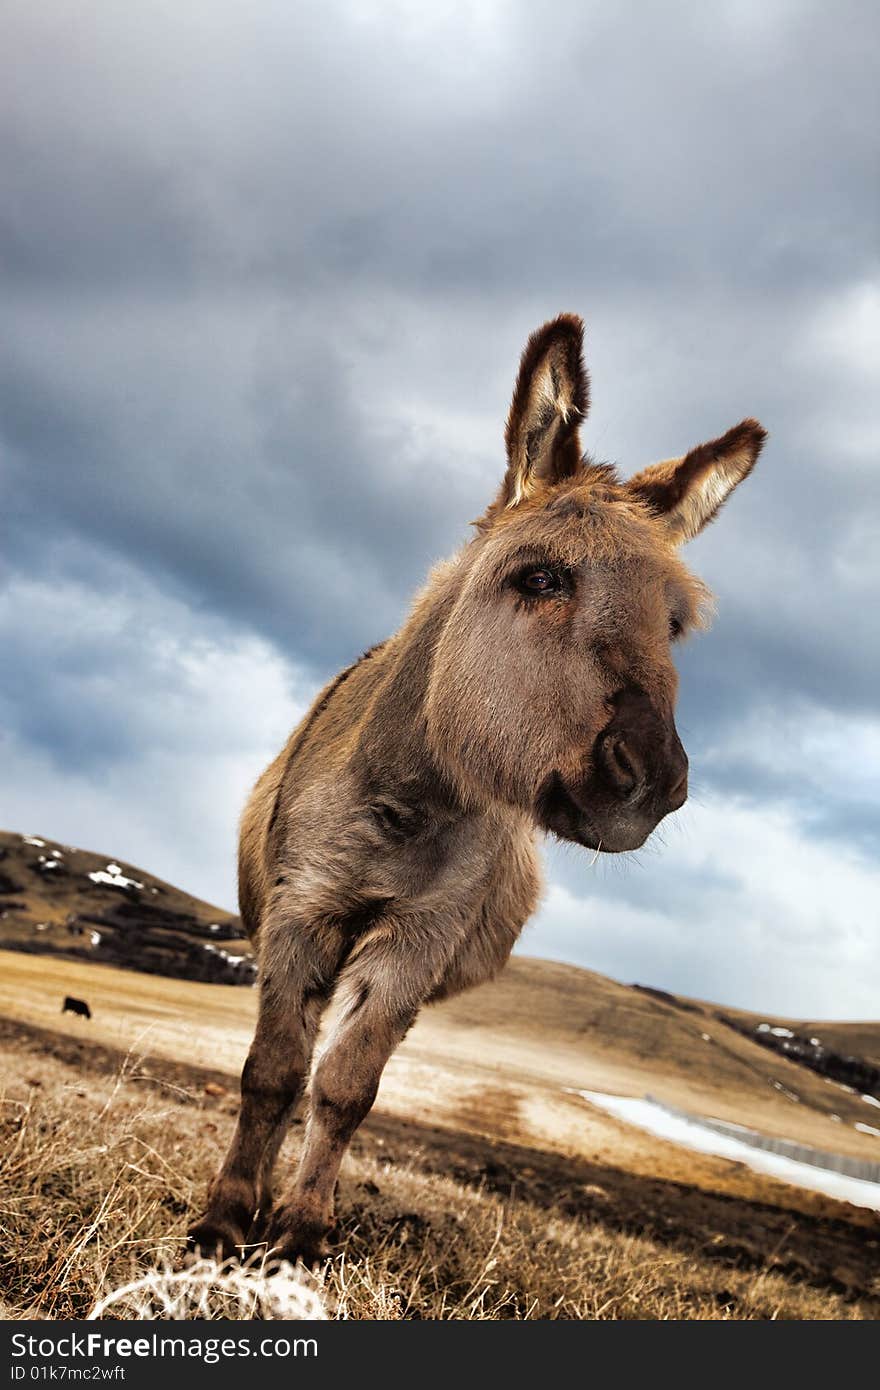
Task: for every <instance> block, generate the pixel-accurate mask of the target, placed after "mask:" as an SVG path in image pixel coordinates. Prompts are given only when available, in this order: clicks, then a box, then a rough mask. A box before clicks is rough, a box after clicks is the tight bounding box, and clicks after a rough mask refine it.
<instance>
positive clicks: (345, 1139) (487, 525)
mask: <svg viewBox="0 0 880 1390" xmlns="http://www.w3.org/2000/svg"><path fill="white" fill-rule="evenodd" d="M582 338H583V325H582V323H581V320H580V319H579V318H577V317H575V316H574V315H571V314H563V315H561V316H560V317H559V318H557V319H554V320H553V321H552V322H551V323H548V324H545V325H544V327H543V328H541V329H539V330H538V332H537V333H535V334H533V335H532V337H531V338H530V339H529V342H528V344H527V346H526V349H525V352H524V353H523V356H522V361H521V364H520V370H519V377H518V380H517V383H516V388H515V390H514V394H513V402H512V405H511V408H510V414H509V416H508V420H507V430H506V445H507V471H506V473H505V475H504V478H503V481H502V483H501V487H500V490H499V492H498V494H497V496H496V497H495V500H494V501H493V502H492V503H491V505H490V506H489V507H488V509H487V511H486V512H485V514H484V515H483V516H482V517H481V518H480V520H479V521H477V522H476V523H475V526H476V533H475V535H474V536H473V537H472V538H471V539H470V540H469V541H468V542H467V543H466V544H465V545H464V546H463V548H462V549H461V550H460V551H459V552H458V554H457V555H456V556H455V557H454V558H453V559H452V560H450V561H448V562H446V563H445V564H442V565H440V566H438V567H437V568H436V569H435V570H434V571H433V573H432V574H431V577H430V579H429V581H428V584H427V586H426V588H425V589H424V590H423V591H422V592H421V594H420V595H419V596H418V598H417V599H416V600H415V603H414V605H413V608H412V611H411V613H410V615H409V617H408V619H407V620H406V622H405V623H404V624H403V627H402V628H401V629H400V631H399V632H398V633H397V634H396V635H395V636H394V637H392V638H390V639H389V640H388V641H387V642H384V643H382V644H381V645H380V646H378V647H374V648H373V649H372V650H371V651H369V652H367V653H366V655H365V656H363V657H362V658H361V659H360V661H358V662H356V663H355V664H354V665H353V666H350V667H349V668H348V669H347V670H345V671H342V672H341V673H340V674H339V675H338V676H336V678H335V679H334V680H332V681H331V682H330V684H329V685H328V686H327V687H326V688H325V689H324V690H323V691H322V692H321V694H320V695H319V696H318V698H317V700H316V701H315V703H314V705H313V706H312V708H311V710H310V711H309V713H308V714H307V715H306V717H305V719H304V720H303V722H302V723H301V724H300V725H299V727H298V728H297V729H296V730H295V731H294V733H293V734H292V736H291V738H290V740H289V742H288V744H287V746H286V747H285V749H284V751H283V752H282V753H281V754H280V755H279V757H277V758H276V759H275V761H274V762H273V763H272V764H271V766H270V767H269V768H268V769H267V770H266V772H264V774H263V776H262V777H261V778H260V780H259V781H258V782H257V785H256V787H255V789H254V791H253V793H252V795H251V798H250V800H249V802H248V804H247V807H246V809H245V812H244V817H243V821H242V828H241V844H240V854H239V898H240V904H241V914H242V919H243V921H244V924H245V926H246V928H247V931H248V934H249V936H250V937H251V939H252V940H253V941H254V944H255V946H256V949H257V953H258V957H259V961H260V1001H259V1016H258V1022H257V1026H256V1034H255V1037H254V1040H253V1044H252V1046H251V1049H250V1053H249V1055H248V1059H247V1062H246V1063H245V1067H244V1072H243V1074H242V1079H241V1110H240V1115H239V1120H238V1125H237V1128H236V1130H235V1135H234V1137H233V1140H232V1145H231V1148H230V1150H229V1153H228V1156H227V1158H226V1160H225V1162H224V1164H223V1166H222V1168H221V1170H220V1173H219V1174H218V1176H217V1178H216V1179H215V1181H214V1182H213V1184H212V1185H211V1188H210V1191H209V1195H208V1202H207V1210H206V1211H205V1213H204V1215H202V1216H201V1217H200V1218H199V1219H198V1221H197V1222H196V1223H195V1224H194V1226H193V1227H192V1229H191V1230H190V1233H189V1240H190V1245H191V1247H193V1248H195V1249H198V1250H201V1251H203V1252H210V1253H214V1252H215V1251H216V1250H218V1249H219V1250H221V1251H222V1252H223V1253H224V1254H225V1255H229V1254H234V1253H235V1250H236V1247H238V1246H240V1245H241V1244H243V1243H245V1242H247V1241H248V1240H259V1239H265V1240H266V1241H267V1242H268V1244H269V1245H270V1247H272V1248H274V1250H275V1251H276V1252H277V1253H278V1254H280V1255H282V1256H285V1257H287V1258H293V1257H295V1256H297V1255H302V1256H303V1257H305V1258H306V1259H310V1260H311V1259H315V1258H318V1257H319V1256H320V1255H321V1253H322V1250H323V1238H324V1236H325V1234H326V1231H327V1229H328V1227H329V1225H330V1223H331V1221H332V1215H333V1194H334V1188H335V1184H336V1179H337V1174H338V1171H339V1166H340V1163H341V1160H342V1157H343V1155H344V1153H345V1151H346V1149H347V1147H348V1144H349V1142H350V1140H351V1138H352V1135H353V1134H354V1131H355V1130H356V1129H357V1126H358V1125H359V1124H360V1122H361V1121H362V1120H363V1118H364V1116H365V1115H366V1114H367V1112H368V1111H369V1109H370V1107H371V1105H372V1103H373V1100H374V1098H375V1095H376V1091H377V1088H378V1085H379V1079H380V1077H381V1075H382V1070H383V1068H384V1066H385V1063H386V1062H387V1060H388V1058H389V1056H390V1055H391V1053H392V1052H393V1051H394V1049H395V1048H396V1047H397V1045H398V1043H399V1042H400V1041H401V1039H402V1038H403V1036H404V1034H405V1033H406V1031H407V1029H408V1028H409V1027H410V1026H411V1024H412V1022H413V1020H414V1019H415V1017H416V1015H417V1013H418V1011H419V1009H420V1008H421V1006H422V1005H423V1004H425V1003H429V1002H431V1001H433V1000H437V999H442V998H444V997H446V996H448V995H452V994H456V993H457V992H458V991H460V990H463V989H466V988H468V987H470V986H472V985H477V984H479V983H480V982H481V981H484V980H488V979H490V978H491V977H492V976H493V975H495V974H496V973H497V971H498V970H500V969H501V967H502V966H503V964H504V963H505V961H506V960H507V958H508V955H509V954H510V951H511V948H512V946H513V944H514V942H515V941H516V939H517V937H518V935H519V933H520V931H521V929H522V926H523V924H524V922H525V921H526V919H527V918H528V917H529V915H530V914H531V912H532V911H533V910H534V908H535V905H536V903H537V901H538V894H539V882H540V881H539V870H538V864H537V859H536V849H535V840H536V832H539V831H550V832H552V833H553V834H555V835H557V836H559V837H560V838H561V839H563V840H569V841H573V842H574V843H576V844H579V845H583V846H585V847H586V848H588V849H592V850H594V851H596V852H598V851H599V850H602V851H604V852H605V853H608V854H613V853H618V852H620V851H623V850H632V849H636V848H638V846H639V845H641V844H642V843H643V842H644V841H645V839H646V838H647V836H648V835H649V834H650V833H651V831H652V830H653V829H654V828H655V826H656V825H657V823H658V822H659V821H660V820H661V819H662V818H663V816H665V815H667V814H668V813H669V812H670V811H675V810H677V809H678V808H679V807H680V806H681V805H682V803H683V802H684V800H685V798H686V796H687V772H688V764H687V758H686V757H685V753H684V749H683V748H682V745H681V743H680V741H679V737H678V733H677V732H676V728H675V722H674V717H673V711H674V705H675V698H676V693H677V676H676V672H675V667H674V665H673V662H672V653H671V650H670V647H671V644H672V643H674V642H676V641H678V639H679V638H681V637H683V636H684V635H685V633H686V632H687V631H688V630H689V629H691V628H694V627H696V626H698V625H699V624H700V622H701V619H702V617H703V616H704V614H705V609H706V607H707V600H708V597H709V596H708V592H707V590H706V589H705V588H704V586H703V585H702V584H701V583H700V582H699V580H697V579H696V578H695V577H694V576H693V575H692V574H691V573H690V571H689V570H688V569H687V568H686V567H685V565H684V564H683V563H682V561H681V560H680V558H679V555H678V547H679V546H680V545H681V544H682V543H683V542H684V541H687V540H690V539H691V537H693V536H695V535H696V534H697V532H699V531H701V530H702V528H703V527H704V526H705V525H706V523H707V522H708V521H710V520H711V519H712V518H713V517H714V516H715V514H716V512H717V511H718V509H719V507H720V506H721V504H722V503H723V502H724V500H725V498H726V497H727V496H728V494H729V493H730V492H731V491H732V489H733V488H734V487H736V485H737V484H738V483H740V482H742V480H743V479H744V478H745V477H746V476H747V475H748V474H749V472H750V471H751V469H752V467H753V465H754V463H755V460H756V459H757V457H758V454H759V453H760V450H761V446H762V445H763V442H764V438H765V432H764V430H763V429H762V428H761V426H760V425H759V424H758V423H757V422H756V421H755V420H744V421H743V422H742V423H741V424H739V425H737V426H735V428H733V429H732V430H730V431H728V433H727V434H725V435H723V436H722V437H721V438H720V439H716V440H715V441H713V442H712V443H710V444H701V445H698V446H697V448H695V449H692V450H691V451H690V452H689V453H687V454H684V455H683V456H682V457H681V458H675V459H669V460H667V461H666V462H664V463H658V464H654V465H653V466H652V467H648V468H645V469H644V470H643V471H642V472H640V473H637V474H636V476H635V477H633V478H630V479H629V481H627V482H624V481H622V480H621V478H620V477H619V476H618V474H617V473H616V471H615V470H614V469H613V468H612V467H610V466H608V465H607V464H599V463H594V462H592V461H591V460H590V459H589V458H586V457H584V456H582V453H581V447H580V442H579V438H578V427H579V425H580V423H581V420H582V419H583V418H584V416H585V415H586V413H587V404H588V399H589V387H588V378H587V373H586V370H585V368H584V366H583V362H582V358H581V351H582ZM331 995H333V996H334V1001H335V1003H336V1004H337V1005H338V1006H339V1008H338V1015H337V1021H336V1022H335V1024H334V1026H333V1029H332V1032H331V1034H330V1037H329V1041H328V1043H327V1046H326V1048H325V1049H324V1051H323V1053H322V1055H321V1057H320V1060H319V1061H318V1063H317V1065H316V1067H315V1070H314V1074H313V1077H312V1086H311V1106H310V1117H309V1122H308V1128H307V1132H306V1136H305V1142H304V1147H303V1151H302V1156H301V1159H300V1163H299V1170H298V1174H297V1176H296V1179H295V1181H294V1182H293V1184H292V1185H291V1186H290V1187H289V1189H288V1190H287V1191H286V1193H285V1195H284V1196H283V1197H282V1198H281V1200H280V1201H279V1202H278V1203H277V1204H276V1205H274V1206H273V1203H272V1197H271V1178H272V1170H273V1167H274V1164H275V1159H276V1156H277V1153H278V1149H279V1146H280V1144H281V1141H282V1138H283V1136H284V1132H285V1128H286V1125H287V1122H288V1120H289V1118H290V1116H291V1114H292V1112H293V1110H294V1107H295V1106H296V1104H297V1102H298V1100H299V1098H300V1096H301V1094H302V1092H303V1089H304V1086H305V1082H306V1077H307V1074H308V1072H309V1068H310V1064H311V1055H312V1048H313V1044H314V1041H315V1034H316V1031H317V1028H318V1023H319V1019H320V1017H321V1015H322V1013H323V1011H324V1009H325V1007H326V1005H327V1003H328V1000H329V999H330V996H331Z"/></svg>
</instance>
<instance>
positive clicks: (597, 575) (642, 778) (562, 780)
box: [427, 314, 765, 851]
mask: <svg viewBox="0 0 880 1390" xmlns="http://www.w3.org/2000/svg"><path fill="white" fill-rule="evenodd" d="M582 339H583V325H582V323H581V320H580V319H579V318H576V317H575V316H573V315H568V314H564V315H562V316H560V317H559V318H558V319H555V320H553V322H552V323H548V324H545V326H544V327H543V328H541V329H539V330H538V332H537V333H535V334H533V335H532V337H531V338H530V339H529V342H528V344H527V346H526V349H525V352H524V353H523V357H522V362H521V364H520V371H519V378H518V380H517V383H516V389H515V391H514V394H513V402H512V404H511V408H510V414H509V416H508V420H507V431H506V443H507V460H508V462H507V472H506V473H505V476H504V481H503V482H502V484H501V489H500V492H499V494H498V496H497V497H496V499H495V501H494V502H493V503H492V505H491V507H490V508H489V510H488V511H487V512H486V514H485V516H484V517H483V518H482V519H481V520H480V521H479V522H478V523H477V527H478V534H477V537H476V539H475V540H473V541H472V542H471V543H470V545H469V546H467V547H466V549H465V550H464V552H463V554H462V556H461V559H460V562H459V564H457V565H456V566H454V567H453V568H452V569H451V570H450V571H449V572H448V573H447V581H446V582H447V583H448V584H449V585H450V586H451V598H450V600H449V602H450V607H449V609H448V616H447V619H446V622H445V624H444V627H443V631H442V634H441V636H440V639H439V642H438V645H437V648H436V654H435V659H434V664H433V668H432V672H431V678H430V684H429V690H428V700H427V718H428V731H429V737H430V740H431V744H432V747H433V751H434V754H435V756H436V757H437V759H438V761H439V762H440V763H441V765H442V766H443V767H444V768H445V770H446V771H447V773H448V774H449V775H450V776H451V777H452V778H453V780H454V781H455V783H456V785H457V786H458V787H459V790H460V792H461V793H462V794H463V795H464V796H466V797H467V798H468V799H469V800H470V801H471V802H473V803H475V804H480V803H483V804H485V803H486V801H487V800H501V801H503V802H506V803H507V804H509V805H511V804H512V805H515V806H518V807H520V808H521V809H523V810H525V811H527V812H529V813H530V814H532V815H533V816H534V818H535V819H536V821H537V822H538V823H539V824H540V825H541V826H543V827H544V828H545V829H547V830H551V831H553V832H555V834H557V835H559V836H561V837H562V838H564V839H566V840H574V841H576V842H577V843H579V844H582V845H586V846H588V847H589V848H592V849H597V848H599V847H601V848H602V849H603V850H608V851H619V850H628V849H636V848H638V846H639V845H641V844H642V843H643V842H644V841H645V839H646V838H647V836H648V835H649V834H650V833H651V831H652V830H653V829H654V828H655V826H656V825H657V823H658V822H659V821H660V820H661V819H662V818H663V816H665V815H667V814H668V813H669V812H670V811H675V810H677V809H678V808H679V807H680V806H681V805H682V804H683V802H684V801H685V798H686V796H687V770H688V763H687V757H686V756H685V751H684V749H683V747H682V745H681V741H680V739H679V737H678V733H677V731H676V728H675V719H674V709H675V698H676V692H677V684H678V680H677V675H676V671H675V667H674V666H673V662H672V654H671V646H672V644H673V643H674V642H676V641H678V640H679V639H680V638H681V637H683V636H684V635H685V634H686V633H687V632H688V630H689V629H691V628H693V627H695V626H698V625H699V624H700V622H701V620H702V619H703V617H704V615H705V612H706V609H707V607H708V603H709V599H710V595H709V593H708V591H707V590H706V588H705V587H704V586H703V585H702V584H701V583H700V581H699V580H698V579H696V578H695V577H694V576H693V575H692V574H691V573H690V571H689V570H688V569H687V567H686V566H685V565H684V564H683V563H682V561H681V559H680V558H679V555H678V547H679V546H680V545H682V543H683V542H684V541H687V540H690V539H691V537H692V536H695V535H696V534H697V533H698V532H699V531H701V530H702V529H703V527H704V526H705V525H706V524H707V522H709V521H711V520H712V518H713V517H714V516H715V514H716V512H717V511H718V509H719V507H720V506H721V504H722V503H723V502H724V500H725V498H726V497H727V496H728V494H729V493H730V492H731V491H732V490H733V488H735V487H736V485H737V483H740V482H742V480H743V478H745V477H747V475H748V474H749V472H750V471H751V469H752V467H753V465H754V463H755V460H756V459H757V457H758V454H759V453H760V450H761V446H762V444H763V442H764V438H765V432H764V430H763V429H762V428H761V426H760V425H759V424H758V423H757V422H756V421H755V420H744V421H743V422H742V424H740V425H737V426H735V427H734V429H732V430H729V431H728V433H727V434H725V435H723V436H722V437H721V438H720V439H716V440H714V441H713V442H712V443H711V444H701V445H698V447H697V448H695V449H692V450H691V451H690V452H689V453H687V454H685V455H683V457H681V458H677V459H669V460H667V461H666V462H664V463H657V464H654V465H653V466H652V467H650V468H646V469H645V470H644V471H643V472H641V473H638V474H637V475H636V476H635V477H634V478H631V479H630V480H629V481H628V482H622V481H621V480H620V479H619V478H618V477H617V475H616V473H615V472H614V470H613V469H612V468H610V467H608V466H607V465H604V464H603V465H597V464H593V463H591V462H590V461H589V460H588V459H585V458H583V457H582V455H581V447H580V441H579V438H578V426H579V424H580V421H581V419H582V418H583V417H584V416H585V415H586V413H587V407H588V402H589V382H588V378H587V373H586V371H585V368H584V365H583V361H582V358H581V347H582Z"/></svg>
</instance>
